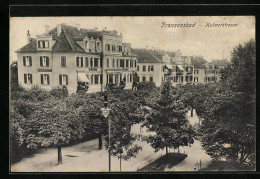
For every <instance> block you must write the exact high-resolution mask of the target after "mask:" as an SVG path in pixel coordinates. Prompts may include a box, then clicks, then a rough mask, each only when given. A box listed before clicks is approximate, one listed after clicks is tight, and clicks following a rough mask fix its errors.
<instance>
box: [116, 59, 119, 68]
mask: <svg viewBox="0 0 260 179" xmlns="http://www.w3.org/2000/svg"><path fill="white" fill-rule="evenodd" d="M116 67H119V59H117V61H116Z"/></svg>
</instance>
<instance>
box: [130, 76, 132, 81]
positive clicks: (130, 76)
mask: <svg viewBox="0 0 260 179" xmlns="http://www.w3.org/2000/svg"><path fill="white" fill-rule="evenodd" d="M130 82H132V74H130Z"/></svg>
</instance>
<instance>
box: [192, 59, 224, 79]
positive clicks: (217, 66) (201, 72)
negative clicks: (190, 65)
mask: <svg viewBox="0 0 260 179" xmlns="http://www.w3.org/2000/svg"><path fill="white" fill-rule="evenodd" d="M228 64H229V61H228V60H226V59H222V60H212V61H211V62H207V63H204V64H203V67H202V68H196V69H194V84H197V83H215V82H219V81H220V75H221V73H220V71H221V70H222V69H224V68H225V67H227V65H228Z"/></svg>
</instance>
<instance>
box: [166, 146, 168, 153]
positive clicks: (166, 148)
mask: <svg viewBox="0 0 260 179" xmlns="http://www.w3.org/2000/svg"><path fill="white" fill-rule="evenodd" d="M166 154H168V147H167V146H166Z"/></svg>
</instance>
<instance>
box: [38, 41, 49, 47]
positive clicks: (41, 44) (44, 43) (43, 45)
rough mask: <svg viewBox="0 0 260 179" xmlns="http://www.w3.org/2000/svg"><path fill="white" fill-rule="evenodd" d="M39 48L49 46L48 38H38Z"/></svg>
mask: <svg viewBox="0 0 260 179" xmlns="http://www.w3.org/2000/svg"><path fill="white" fill-rule="evenodd" d="M38 48H49V41H48V40H38Z"/></svg>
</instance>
